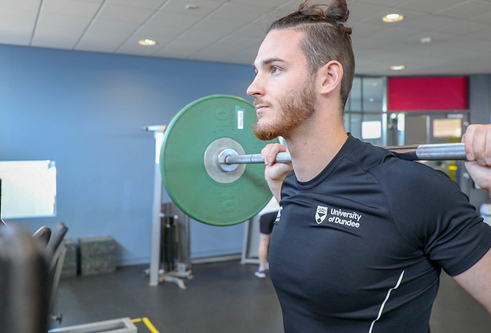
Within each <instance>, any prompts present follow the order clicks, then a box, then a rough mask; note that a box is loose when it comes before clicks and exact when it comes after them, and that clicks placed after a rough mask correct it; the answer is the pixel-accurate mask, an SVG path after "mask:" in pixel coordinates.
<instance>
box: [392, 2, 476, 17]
mask: <svg viewBox="0 0 491 333" xmlns="http://www.w3.org/2000/svg"><path fill="white" fill-rule="evenodd" d="M467 1H468V0H412V1H409V2H405V3H402V4H400V5H399V7H401V8H406V9H411V10H416V11H420V12H425V13H427V14H430V13H435V12H437V11H439V10H444V9H447V8H451V7H453V6H455V5H457V4H462V3H464V2H467Z"/></svg>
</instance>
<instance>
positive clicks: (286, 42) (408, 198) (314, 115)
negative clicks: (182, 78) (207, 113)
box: [247, 0, 491, 333]
mask: <svg viewBox="0 0 491 333" xmlns="http://www.w3.org/2000/svg"><path fill="white" fill-rule="evenodd" d="M347 18H348V10H347V6H346V2H345V0H333V1H332V2H331V3H330V4H329V5H328V6H327V8H325V7H322V6H319V5H309V4H308V3H307V1H304V2H303V3H302V4H301V5H300V7H299V9H298V10H297V12H295V13H292V14H291V15H289V16H286V17H284V18H281V19H279V20H277V21H276V22H274V23H273V24H272V26H271V27H270V29H269V31H268V34H267V36H266V37H265V39H264V41H263V43H262V44H261V46H260V48H259V51H258V54H257V57H256V60H255V62H254V67H255V70H256V74H257V75H256V77H255V79H254V81H253V82H252V84H251V85H250V87H249V88H248V91H247V92H248V94H249V95H250V96H252V97H254V99H255V106H256V109H257V115H258V121H257V123H256V124H255V128H254V130H255V133H256V135H257V136H258V137H259V138H260V139H271V138H274V137H276V136H283V137H284V139H285V140H286V142H287V145H288V150H289V152H290V154H291V158H292V163H291V165H288V164H282V163H275V156H276V154H277V153H278V152H280V151H286V147H285V146H282V145H279V144H273V145H268V146H267V147H265V148H264V149H263V151H262V155H263V158H264V160H265V163H266V171H265V176H266V179H267V181H268V184H269V186H270V188H271V191H272V192H273V194H274V196H275V198H276V199H277V200H278V201H279V202H280V212H279V214H278V219H277V221H276V222H275V226H274V229H273V232H272V237H271V244H270V254H269V263H270V274H271V278H272V280H273V283H274V285H275V289H276V291H277V294H278V298H279V301H280V304H281V307H282V312H283V321H284V328H285V331H286V332H316V333H317V332H329V333H337V332H340V333H341V332H342V333H350V332H356V333H359V332H384V333H386V332H390V333H395V332H404V333H413V332H418V333H420V332H429V318H430V313H431V307H432V305H433V301H434V299H435V297H436V294H437V291H438V284H439V275H440V272H441V269H442V268H443V269H444V270H445V271H446V272H447V273H448V274H449V275H451V276H453V278H454V279H455V280H456V281H457V283H459V284H460V285H461V286H462V287H463V288H464V289H465V290H466V291H467V292H469V293H470V294H471V295H472V296H473V297H474V298H475V299H476V300H478V301H479V302H480V303H481V304H482V305H483V306H484V307H485V308H486V309H487V310H488V311H490V312H491V279H490V278H489V277H490V276H491V252H490V248H491V228H490V227H489V226H488V225H487V224H485V223H483V222H482V219H481V218H480V217H479V216H478V215H477V214H476V212H475V209H474V207H472V206H471V205H470V204H469V202H468V200H467V197H466V196H465V195H464V194H463V193H462V192H461V191H460V190H459V189H458V187H457V185H456V184H455V183H454V182H452V181H451V180H450V179H449V178H448V177H446V176H445V175H444V174H442V173H440V172H437V171H435V170H433V169H431V168H429V167H427V166H424V165H422V164H420V163H414V162H409V161H404V160H402V159H399V158H397V156H396V155H395V154H393V153H391V152H388V151H387V150H384V149H381V148H376V147H373V146H371V145H369V144H366V143H362V142H361V141H359V140H357V139H355V138H353V137H351V136H350V135H349V134H347V133H346V131H345V129H344V125H343V116H342V114H343V109H344V104H345V102H346V99H347V97H348V95H349V91H350V89H351V83H352V79H353V76H354V57H353V51H352V47H351V38H350V33H351V29H349V28H347V27H345V26H344V25H343V22H345V21H346V20H347ZM488 138H489V139H488ZM465 142H466V152H467V153H468V159H469V160H470V161H474V162H468V163H467V165H466V166H467V168H468V171H469V173H470V174H471V176H472V177H473V179H474V180H475V181H476V183H477V184H478V185H479V186H481V187H482V188H486V189H490V188H491V168H488V165H491V161H490V160H489V159H488V156H489V157H491V130H490V126H471V127H470V128H469V129H468V131H467V134H466V137H465ZM292 168H293V170H294V172H292V171H291V170H292Z"/></svg>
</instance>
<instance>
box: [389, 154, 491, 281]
mask: <svg viewBox="0 0 491 333" xmlns="http://www.w3.org/2000/svg"><path fill="white" fill-rule="evenodd" d="M408 163H409V164H408ZM411 163H414V162H406V161H404V162H403V163H397V162H396V163H394V164H396V165H394V166H393V167H392V168H387V169H385V170H384V177H381V179H383V187H384V191H385V192H386V193H387V200H388V201H389V206H390V209H391V213H392V215H393V218H394V221H395V223H396V225H397V227H398V229H399V231H400V232H401V234H402V236H403V237H404V238H405V239H406V240H407V241H408V242H409V243H411V244H412V245H414V246H415V247H417V248H419V249H421V250H422V251H423V252H424V254H425V255H426V256H427V257H428V258H429V259H430V260H432V261H434V262H436V263H438V265H439V266H441V267H442V268H443V269H444V270H445V271H446V272H447V273H448V274H449V275H452V276H454V275H458V274H460V273H463V272H465V271H466V270H467V269H469V268H470V267H472V266H473V265H474V264H475V263H477V262H478V261H479V260H480V259H481V258H482V257H483V256H484V255H485V254H486V253H487V251H488V250H489V249H490V248H491V227H490V226H489V225H488V224H486V223H484V222H483V220H482V218H481V217H480V216H479V215H478V214H477V212H476V209H475V207H474V206H472V205H471V204H470V203H469V200H468V198H467V196H466V195H465V194H464V193H463V192H462V191H461V190H460V188H459V187H458V185H457V184H456V183H455V182H454V181H452V180H451V179H450V178H449V177H448V176H447V175H446V174H444V173H442V172H440V171H436V170H434V169H432V168H429V167H427V166H424V165H419V164H418V165H416V166H414V165H411ZM414 164H417V163H414Z"/></svg>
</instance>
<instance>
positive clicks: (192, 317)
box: [52, 261, 491, 333]
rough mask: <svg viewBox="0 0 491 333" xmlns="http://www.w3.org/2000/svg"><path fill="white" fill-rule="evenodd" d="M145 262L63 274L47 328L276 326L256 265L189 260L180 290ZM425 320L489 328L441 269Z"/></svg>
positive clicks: (165, 331) (472, 332) (450, 332)
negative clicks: (116, 323) (118, 323)
mask: <svg viewBox="0 0 491 333" xmlns="http://www.w3.org/2000/svg"><path fill="white" fill-rule="evenodd" d="M146 268H147V266H142V265H140V266H130V267H122V268H118V270H117V271H116V273H113V274H106V275H98V276H90V277H73V278H65V279H62V281H61V283H60V286H59V289H58V294H57V298H56V303H55V309H54V313H62V314H63V321H62V323H61V325H59V324H56V323H53V325H52V327H53V328H54V327H64V326H71V325H77V324H84V323H90V322H95V321H103V320H108V319H115V318H122V317H130V318H131V319H138V318H144V317H146V318H148V320H149V321H150V322H151V324H152V325H153V326H154V330H152V329H151V328H150V329H149V328H148V325H145V324H144V323H143V322H139V323H136V326H137V327H138V332H139V333H147V332H151V333H178V332H179V333H188V332H189V333H195V332H196V333H208V332H210V333H211V332H213V333H216V332H227V333H228V332H238V333H240V332H244V333H245V332H247V333H251V332H254V333H276V332H278V333H279V332H282V331H283V329H282V319H281V312H280V309H279V303H278V300H277V298H276V295H275V292H274V288H273V286H272V284H271V280H270V279H269V278H266V279H257V278H256V277H255V276H254V271H255V269H256V266H253V265H241V264H240V263H239V262H237V261H229V262H224V263H214V264H201V265H194V266H193V275H194V278H193V279H191V280H188V281H186V286H187V289H186V290H181V289H179V288H178V287H177V285H175V284H172V283H164V284H161V285H159V286H156V287H150V286H149V285H148V282H149V280H148V278H147V277H145V276H144V274H143V271H144V270H145V269H146ZM431 326H432V333H489V332H491V315H489V314H488V313H487V312H486V311H485V310H484V309H483V308H482V307H481V306H480V305H479V304H477V303H476V302H475V301H474V300H473V299H472V298H471V297H469V296H468V295H467V294H466V293H465V292H464V291H463V290H462V289H460V287H459V286H458V285H456V284H455V282H454V281H453V280H452V279H451V278H449V277H448V276H446V275H443V276H442V283H441V288H440V294H439V296H438V298H437V301H436V303H435V306H434V308H433V315H432V319H431ZM155 330H156V331H155ZM390 333H395V332H390Z"/></svg>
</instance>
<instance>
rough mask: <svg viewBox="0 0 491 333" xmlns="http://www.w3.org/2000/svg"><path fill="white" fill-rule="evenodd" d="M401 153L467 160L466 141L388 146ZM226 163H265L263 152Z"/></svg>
mask: <svg viewBox="0 0 491 333" xmlns="http://www.w3.org/2000/svg"><path fill="white" fill-rule="evenodd" d="M385 149H387V150H390V151H392V152H395V153H397V154H399V157H401V158H402V159H405V160H411V161H418V160H425V161H443V160H466V155H465V144H464V143H443V144H424V145H416V146H395V147H386V148H385ZM224 161H225V164H229V165H230V164H260V163H264V160H263V158H262V156H261V154H250V155H228V156H226V157H225V159H224ZM276 161H277V162H280V163H290V162H291V161H292V159H291V156H290V153H287V152H285V153H279V154H278V155H276Z"/></svg>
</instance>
